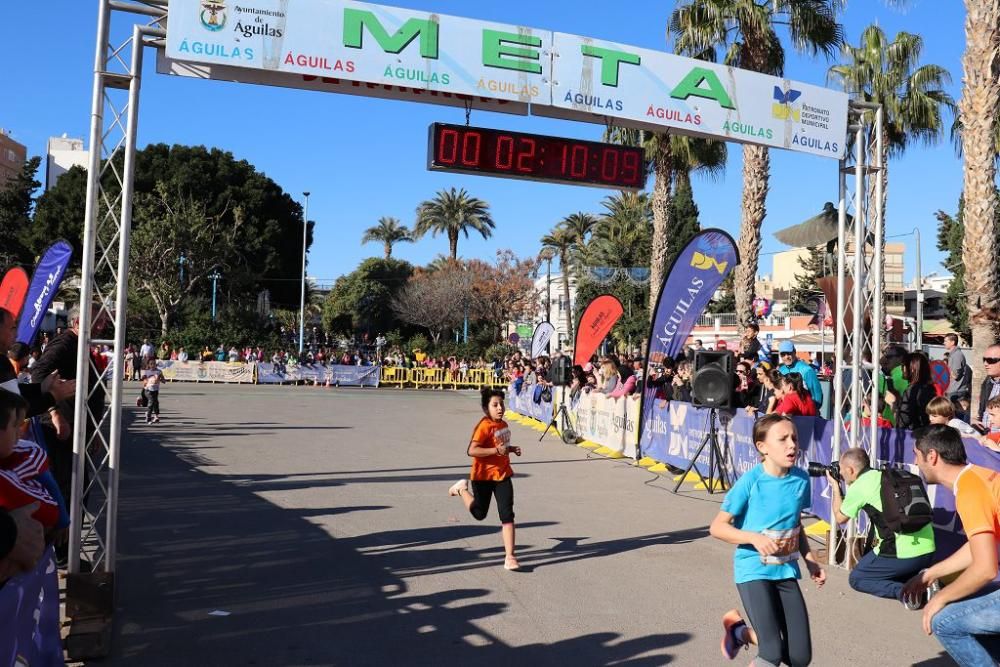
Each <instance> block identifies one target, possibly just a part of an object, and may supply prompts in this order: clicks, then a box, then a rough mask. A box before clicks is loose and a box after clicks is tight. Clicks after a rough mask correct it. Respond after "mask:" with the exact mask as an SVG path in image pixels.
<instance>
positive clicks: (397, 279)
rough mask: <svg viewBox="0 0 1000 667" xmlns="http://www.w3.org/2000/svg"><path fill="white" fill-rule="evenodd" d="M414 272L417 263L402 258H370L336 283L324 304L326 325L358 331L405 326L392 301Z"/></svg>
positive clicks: (375, 331)
mask: <svg viewBox="0 0 1000 667" xmlns="http://www.w3.org/2000/svg"><path fill="white" fill-rule="evenodd" d="M412 275H413V266H412V265H411V264H410V263H409V262H405V261H402V260H398V259H392V258H390V259H382V258H374V257H373V258H370V259H366V260H364V261H363V262H361V264H360V266H358V268H357V269H355V270H354V271H352V272H351V273H349V274H347V275H346V276H341V277H340V278H338V279H337V282H336V283H334V285H333V289H332V290H330V295H329V296H328V297H327V300H326V303H324V304H323V315H322V320H323V328H324V329H326V331H328V332H330V333H336V334H354V333H357V332H362V331H364V332H368V333H369V334H370V337H374V336H375V335H377V334H378V333H379V332H386V331H391V330H393V329H401V328H405V325H402V324H401V323H400V321H399V320H398V318H397V317H396V315H395V314H394V313H393V311H392V300H393V298H394V297H395V296H396V295H397V294H398V293H399V291H400V290H401V289H402V288H403V287H404V286H405V285H406V282H407V280H409V279H410V276H412Z"/></svg>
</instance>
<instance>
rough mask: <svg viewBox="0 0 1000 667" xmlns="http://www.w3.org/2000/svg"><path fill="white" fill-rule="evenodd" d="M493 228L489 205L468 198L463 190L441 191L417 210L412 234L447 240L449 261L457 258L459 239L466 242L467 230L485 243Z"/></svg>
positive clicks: (467, 194) (494, 225)
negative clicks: (476, 233) (462, 236)
mask: <svg viewBox="0 0 1000 667" xmlns="http://www.w3.org/2000/svg"><path fill="white" fill-rule="evenodd" d="M495 227H496V224H495V223H494V222H493V218H492V217H490V205H489V204H487V203H486V202H484V201H483V200H481V199H477V198H476V197H470V196H469V193H468V192H466V191H465V188H462V189H461V190H456V189H455V188H452V189H451V190H448V191H445V190H441V191H440V192H438V193H437V196H436V197H435V198H434V199H431V200H429V201H425V202H423V203H422V204H420V206H418V207H417V224H416V225H415V227H414V230H413V233H414V235H415V236H416V237H418V238H419V237H422V236H424V235H425V234H427V233H428V232H430V233H431V235H432V236H437V235H438V234H439V233H441V234H445V235H447V237H448V249H449V253H450V255H451V258H452V259H457V258H458V235H459V233H462V234H465V238H469V230H470V229H471V230H472V231H475V232H479V233H480V234H481V235H482V237H483V238H484V239H488V238H490V236H492V235H493V229H494V228H495Z"/></svg>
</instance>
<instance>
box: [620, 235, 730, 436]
mask: <svg viewBox="0 0 1000 667" xmlns="http://www.w3.org/2000/svg"><path fill="white" fill-rule="evenodd" d="M739 263H740V256H739V252H738V251H737V250H736V243H735V241H733V237H732V236H730V235H729V234H727V233H726V232H724V231H722V230H721V229H706V230H704V231H702V232H700V233H699V234H698V235H697V236H695V237H694V238H692V239H691V240H690V241H689V242H688V244H687V245H686V246H684V249H683V250H681V252H680V254H678V255H677V258H676V259H675V260H674V263H673V265H672V266H671V267H670V271H668V272H667V277H666V279H665V280H664V281H663V287H662V289H660V296H659V298H658V299H657V301H656V309H655V311H654V313H655V315H654V317H653V327H652V329H651V331H650V333H649V352H648V354H647V356H646V374H645V376H644V377H647V378H648V377H650V371H651V370H652V368H653V367H654V366H658V365H660V364H661V363H662V361H663V359H665V358H667V357H670V358H673V357H676V356H677V355H678V354H679V353H680V352H681V351H682V350H683V349H684V342H685V341H686V340H687V337H688V335H689V334H690V333H691V330H692V329H693V328H694V325H695V322H697V321H698V318H699V317H701V314H702V313H703V312H704V310H705V307H706V306H708V302H709V301H711V299H712V296H713V295H714V294H715V291H716V290H717V289H718V288H719V286H720V285H721V284H722V281H723V280H725V279H726V276H727V275H729V273H730V272H731V271H732V270H733V267H734V266H736V265H737V264H739ZM655 393H656V388H655V387H649V386H648V385H647V386H646V388H645V389H644V391H643V393H642V407H641V408H640V409H641V419H640V420H639V449H640V452H641V451H643V450H647V449H648V444H649V441H650V440H651V439H652V437H653V429H651V428H648V424H647V422H648V421H649V420H650V419H651V417H652V415H651V413H652V410H653V404H654V403H655V401H654V400H653V395H654V394H655Z"/></svg>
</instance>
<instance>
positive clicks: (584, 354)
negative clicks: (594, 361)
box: [573, 294, 625, 366]
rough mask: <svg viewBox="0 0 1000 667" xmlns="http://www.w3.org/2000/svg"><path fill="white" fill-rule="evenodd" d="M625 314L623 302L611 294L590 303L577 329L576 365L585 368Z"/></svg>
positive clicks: (574, 351)
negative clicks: (591, 356)
mask: <svg viewBox="0 0 1000 667" xmlns="http://www.w3.org/2000/svg"><path fill="white" fill-rule="evenodd" d="M624 312H625V308H624V307H623V306H622V302H621V301H619V300H618V299H616V298H615V297H613V296H611V295H610V294H603V295H601V296H599V297H597V298H596V299H594V300H593V301H591V302H590V305H589V306H587V310H585V311H583V315H582V316H581V317H580V323H579V324H578V325H577V327H576V346H575V347H574V348H573V363H574V364H576V365H578V366H583V365H584V364H586V363H587V362H588V361H589V360H590V355H592V354H593V353H594V352H595V351H596V350H597V348H598V346H599V345H600V344H601V341H602V340H604V338H605V336H607V335H608V332H609V331H611V327H613V326H615V323H616V322H617V321H618V319H619V318H620V317H621V316H622V313H624Z"/></svg>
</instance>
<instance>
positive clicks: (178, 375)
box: [156, 361, 254, 384]
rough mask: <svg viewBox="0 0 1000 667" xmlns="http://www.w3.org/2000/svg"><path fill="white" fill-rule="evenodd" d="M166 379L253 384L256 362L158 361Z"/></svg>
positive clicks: (158, 366) (158, 365)
mask: <svg viewBox="0 0 1000 667" xmlns="http://www.w3.org/2000/svg"><path fill="white" fill-rule="evenodd" d="M156 367H157V368H159V369H160V372H161V373H163V379H164V380H171V381H175V382H228V383H237V384H253V382H254V364H244V363H233V364H230V363H226V362H225V361H201V362H199V361H157V362H156Z"/></svg>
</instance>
